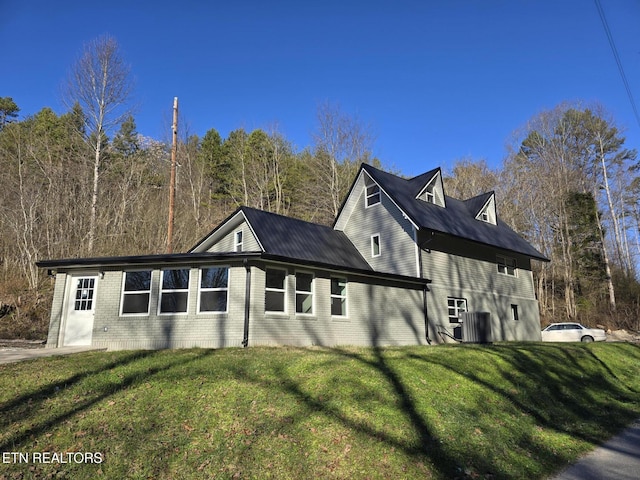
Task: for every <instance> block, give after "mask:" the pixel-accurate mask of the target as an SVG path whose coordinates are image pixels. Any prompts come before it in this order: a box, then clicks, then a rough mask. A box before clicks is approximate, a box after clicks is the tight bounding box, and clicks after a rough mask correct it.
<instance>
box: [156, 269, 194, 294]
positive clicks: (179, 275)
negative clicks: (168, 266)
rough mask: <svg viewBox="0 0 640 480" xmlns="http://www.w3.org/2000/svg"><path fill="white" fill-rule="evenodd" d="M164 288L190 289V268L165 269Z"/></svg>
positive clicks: (163, 276)
mask: <svg viewBox="0 0 640 480" xmlns="http://www.w3.org/2000/svg"><path fill="white" fill-rule="evenodd" d="M162 289H163V290H188V289H189V269H188V268H181V269H179V270H164V271H163V275H162Z"/></svg>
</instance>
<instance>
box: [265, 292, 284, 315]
mask: <svg viewBox="0 0 640 480" xmlns="http://www.w3.org/2000/svg"><path fill="white" fill-rule="evenodd" d="M264 309H265V310H266V311H267V312H284V293H282V292H265V304H264Z"/></svg>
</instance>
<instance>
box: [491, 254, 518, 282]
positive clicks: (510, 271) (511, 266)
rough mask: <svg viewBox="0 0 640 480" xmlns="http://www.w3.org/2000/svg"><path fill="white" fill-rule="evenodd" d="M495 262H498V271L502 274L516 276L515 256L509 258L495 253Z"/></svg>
mask: <svg viewBox="0 0 640 480" xmlns="http://www.w3.org/2000/svg"><path fill="white" fill-rule="evenodd" d="M496 263H497V264H498V273H502V274H504V275H510V276H512V277H515V276H517V275H516V260H515V258H509V257H505V256H503V255H497V256H496Z"/></svg>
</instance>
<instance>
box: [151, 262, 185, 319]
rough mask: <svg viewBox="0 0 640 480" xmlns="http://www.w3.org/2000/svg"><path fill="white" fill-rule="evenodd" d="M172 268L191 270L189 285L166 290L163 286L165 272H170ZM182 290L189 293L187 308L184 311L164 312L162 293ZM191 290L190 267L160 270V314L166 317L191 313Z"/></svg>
mask: <svg viewBox="0 0 640 480" xmlns="http://www.w3.org/2000/svg"><path fill="white" fill-rule="evenodd" d="M170 270H187V271H188V272H189V287H188V288H186V289H184V288H178V289H171V290H164V289H163V288H162V284H163V282H164V272H168V271H170ZM181 292H186V293H187V308H186V309H185V311H184V312H162V311H161V310H162V295H163V294H165V293H181ZM190 292H191V268H189V267H185V268H165V269H163V270H160V284H159V288H158V316H162V317H166V316H167V315H189V297H190V296H191V295H190Z"/></svg>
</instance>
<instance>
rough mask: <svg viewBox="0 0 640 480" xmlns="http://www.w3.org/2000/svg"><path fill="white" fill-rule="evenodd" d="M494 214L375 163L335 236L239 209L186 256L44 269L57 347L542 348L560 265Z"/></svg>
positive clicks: (423, 178)
mask: <svg viewBox="0 0 640 480" xmlns="http://www.w3.org/2000/svg"><path fill="white" fill-rule="evenodd" d="M495 204H496V202H495V195H494V193H493V192H490V193H486V194H483V195H480V196H478V197H474V198H471V199H469V200H466V201H461V200H456V199H454V198H451V197H449V196H447V195H445V192H444V187H443V182H442V172H441V170H440V169H439V168H437V169H434V170H431V171H429V172H426V173H424V174H422V175H419V176H417V177H414V178H411V179H403V178H401V177H398V176H396V175H392V174H390V173H386V172H383V171H381V170H379V169H376V168H374V167H372V166H370V165H362V166H361V168H360V170H359V172H358V174H357V176H356V178H355V180H354V182H353V184H352V186H351V188H350V190H349V193H348V195H347V197H346V198H345V200H344V202H343V204H342V207H341V209H340V212H339V214H338V216H337V218H336V219H335V222H334V224H333V226H332V227H328V226H323V225H317V224H313V223H309V222H305V221H302V220H297V219H294V218H289V217H285V216H282V215H276V214H273V213H268V212H264V211H261V210H256V209H253V208H248V207H240V208H239V209H238V210H236V211H235V212H234V213H233V214H232V215H230V216H229V217H228V218H227V219H226V220H224V221H223V222H222V223H221V224H220V225H219V226H218V227H216V228H215V229H214V230H213V231H211V232H210V233H209V234H208V235H206V236H205V237H204V238H203V239H202V240H200V241H199V242H198V243H197V244H196V245H195V246H194V247H193V248H191V249H190V250H189V251H188V252H187V253H179V254H165V255H142V256H128V257H101V258H78V259H63V260H47V261H42V262H39V263H38V266H39V267H41V268H46V269H48V270H49V271H50V272H51V273H52V274H55V288H54V295H53V303H52V310H51V320H50V327H49V336H48V340H47V347H58V346H64V345H94V346H99V347H107V348H110V349H138V348H144V349H155V348H180V347H194V346H199V347H206V348H219V347H230V346H248V345H298V346H306V345H325V346H333V345H407V344H419V345H422V344H429V343H432V342H437V343H439V342H445V341H455V340H459V339H461V337H462V328H461V327H463V326H465V325H472V322H476V323H479V322H482V323H483V324H484V325H483V328H487V329H489V331H490V340H493V341H500V340H540V322H539V314H538V303H537V300H536V298H535V293H534V284H533V276H532V272H531V262H532V261H533V260H539V261H548V260H547V259H546V258H545V257H544V256H543V255H542V254H541V253H539V252H538V251H537V250H536V249H534V248H533V247H532V246H531V245H530V244H529V243H527V242H526V241H525V240H523V239H522V238H521V237H520V236H518V235H517V234H516V233H515V232H514V231H513V230H511V229H510V228H509V227H508V226H507V225H505V224H504V223H503V222H501V221H500V219H499V218H498V216H497V214H496V208H495ZM472 312H475V313H476V314H478V313H481V315H479V316H474V315H473V314H472ZM465 316H466V319H467V320H466V321H467V323H466V324H465V323H464V320H465Z"/></svg>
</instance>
